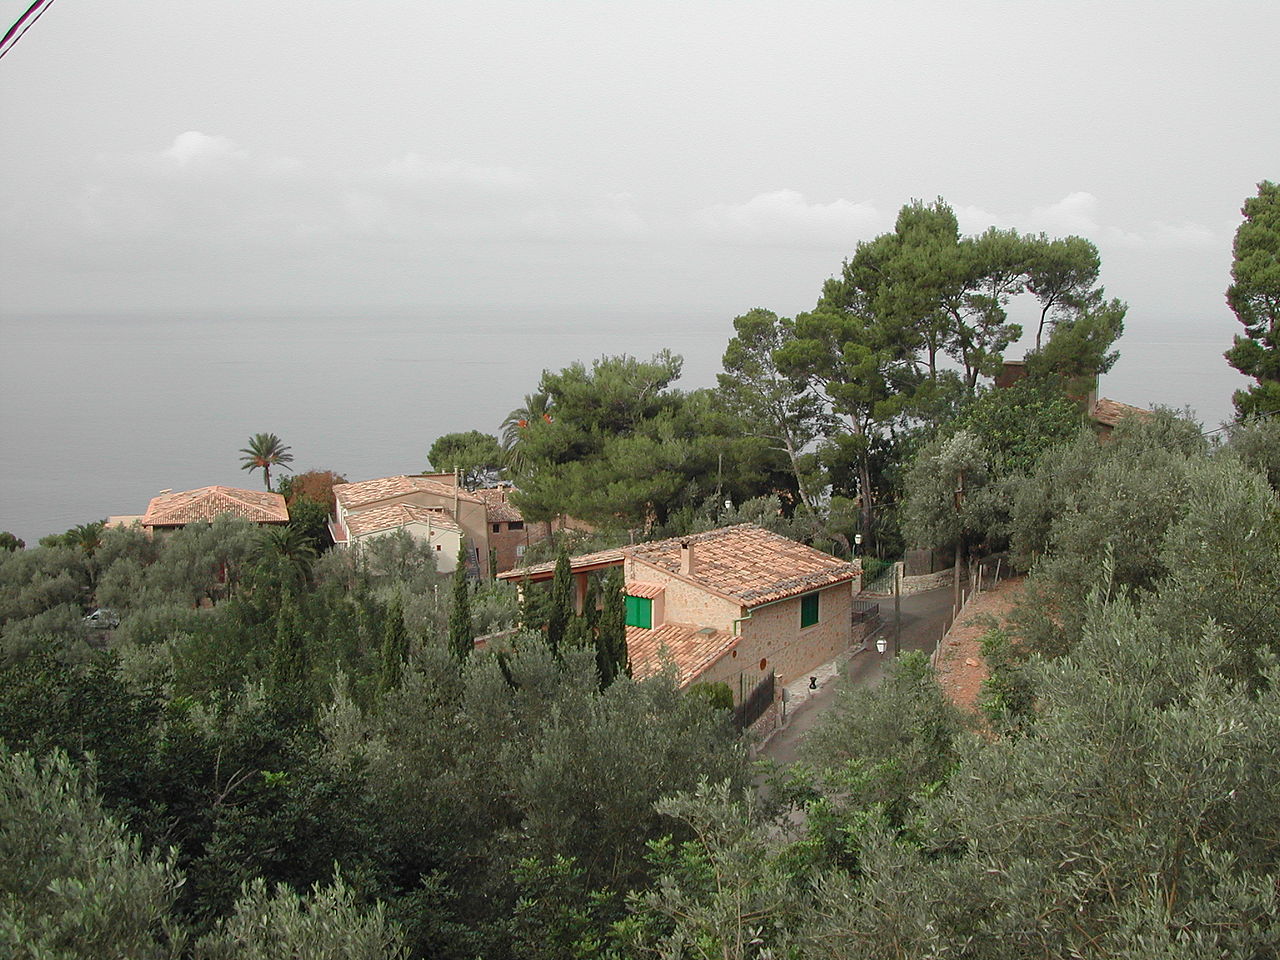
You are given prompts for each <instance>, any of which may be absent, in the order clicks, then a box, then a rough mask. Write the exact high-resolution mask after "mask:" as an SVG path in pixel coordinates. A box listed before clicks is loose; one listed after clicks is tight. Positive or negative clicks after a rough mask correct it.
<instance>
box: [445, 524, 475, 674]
mask: <svg viewBox="0 0 1280 960" xmlns="http://www.w3.org/2000/svg"><path fill="white" fill-rule="evenodd" d="M475 640H476V635H475V631H474V630H473V629H472V626H471V588H470V586H468V584H467V548H466V545H465V544H464V545H463V546H460V547H459V548H458V565H457V567H455V568H454V571H453V609H451V610H450V611H449V649H450V650H452V651H453V655H454V656H455V657H457V658H458V659H459V660H466V659H467V657H469V656H471V651H472V650H473V649H474V648H475Z"/></svg>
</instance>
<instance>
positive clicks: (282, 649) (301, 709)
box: [271, 592, 313, 720]
mask: <svg viewBox="0 0 1280 960" xmlns="http://www.w3.org/2000/svg"><path fill="white" fill-rule="evenodd" d="M271 692H272V697H273V699H274V701H275V705H276V709H277V710H278V711H279V712H280V713H281V715H282V716H284V717H286V718H288V719H291V720H299V719H302V718H303V717H306V716H308V715H309V714H310V713H311V708H312V706H313V703H312V691H311V652H310V650H309V649H308V643H307V636H306V634H305V633H304V632H303V629H302V618H301V616H300V614H299V613H298V605H297V603H296V602H295V601H294V599H293V595H292V594H290V593H288V592H286V593H285V594H283V596H282V597H281V600H280V609H279V610H278V611H276V645H275V649H274V651H273V652H272V658H271Z"/></svg>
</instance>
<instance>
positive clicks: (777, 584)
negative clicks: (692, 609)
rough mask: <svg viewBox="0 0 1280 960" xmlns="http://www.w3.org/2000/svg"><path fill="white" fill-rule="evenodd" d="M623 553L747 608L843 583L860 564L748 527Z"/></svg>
mask: <svg viewBox="0 0 1280 960" xmlns="http://www.w3.org/2000/svg"><path fill="white" fill-rule="evenodd" d="M685 544H688V545H689V547H690V549H691V550H692V552H693V569H692V571H691V572H690V573H688V574H682V573H681V560H682V552H683V546H684V545H685ZM625 549H626V552H627V553H628V554H629V555H630V556H632V557H634V558H635V560H636V561H637V562H639V563H644V564H648V565H649V566H651V567H654V568H656V569H658V570H661V571H663V572H664V573H668V574H672V575H675V576H678V577H681V578H682V579H685V580H688V581H690V582H691V583H695V584H697V585H699V586H701V587H705V588H707V589H709V590H712V591H714V592H716V593H719V594H721V595H722V596H725V597H728V598H730V599H733V600H736V601H738V602H739V603H741V604H742V605H743V606H748V607H754V606H759V605H760V604H763V603H772V602H773V601H775V600H784V599H786V598H787V597H791V596H796V595H798V594H801V593H808V592H809V591H812V590H819V589H822V588H824V587H831V586H835V585H836V584H839V583H845V582H847V581H850V580H853V579H854V578H855V577H857V575H858V571H859V569H860V564H858V563H846V562H845V561H843V560H840V559H839V558H837V557H833V556H831V554H829V553H823V552H822V551H821V550H815V549H814V548H813V547H808V546H805V545H804V544H803V543H797V542H796V541H794V540H789V539H787V538H786V537H784V536H782V535H780V534H777V533H772V532H770V531H768V530H765V529H764V528H763V527H757V526H755V525H754V524H750V523H743V524H739V525H738V526H734V527H722V528H720V529H719V530H708V531H707V532H706V533H698V534H694V535H692V536H688V537H672V538H671V539H670V540H658V541H655V542H653V543H641V544H637V545H636V546H634V547H627V548H625Z"/></svg>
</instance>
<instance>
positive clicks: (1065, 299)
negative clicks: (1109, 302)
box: [1023, 233, 1102, 350]
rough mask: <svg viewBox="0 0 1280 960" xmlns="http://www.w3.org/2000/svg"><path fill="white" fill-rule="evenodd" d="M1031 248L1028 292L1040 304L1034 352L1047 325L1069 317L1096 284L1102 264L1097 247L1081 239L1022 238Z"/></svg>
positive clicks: (1041, 236)
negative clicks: (1063, 317) (1060, 318)
mask: <svg viewBox="0 0 1280 960" xmlns="http://www.w3.org/2000/svg"><path fill="white" fill-rule="evenodd" d="M1023 239H1024V241H1025V242H1026V243H1028V244H1029V245H1030V251H1029V257H1028V261H1027V292H1028V293H1030V294H1032V295H1034V296H1035V298H1036V299H1037V300H1039V301H1040V323H1039V325H1038V326H1037V327H1036V350H1039V349H1040V347H1041V342H1042V339H1043V337H1044V328H1045V325H1046V324H1047V323H1052V322H1054V321H1056V320H1057V319H1058V318H1059V317H1062V316H1070V315H1071V314H1072V313H1073V312H1074V310H1075V308H1077V307H1079V306H1080V304H1082V303H1083V302H1084V301H1085V298H1086V297H1088V295H1089V293H1090V291H1092V290H1093V286H1094V284H1095V283H1097V282H1098V271H1099V270H1100V269H1101V267H1102V261H1101V259H1100V258H1099V257H1098V248H1097V247H1095V246H1094V245H1093V244H1092V243H1090V242H1089V241H1088V240H1086V239H1084V238H1083V237H1062V238H1061V239H1057V240H1050V239H1049V238H1048V237H1046V236H1045V235H1044V234H1043V233H1042V234H1040V235H1039V236H1038V237H1024V238H1023Z"/></svg>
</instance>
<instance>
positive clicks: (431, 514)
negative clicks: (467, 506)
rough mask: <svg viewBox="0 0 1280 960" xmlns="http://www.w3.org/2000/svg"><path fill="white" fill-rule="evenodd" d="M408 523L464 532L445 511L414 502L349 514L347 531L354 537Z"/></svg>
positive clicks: (386, 504)
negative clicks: (427, 524)
mask: <svg viewBox="0 0 1280 960" xmlns="http://www.w3.org/2000/svg"><path fill="white" fill-rule="evenodd" d="M406 523H430V524H431V526H433V527H435V528H437V529H439V530H449V531H451V532H453V533H460V532H462V528H461V527H459V526H458V524H457V523H455V522H454V520H453V518H452V517H450V516H449V515H448V514H446V513H444V512H443V511H440V510H431V509H429V508H427V507H419V506H417V505H415V504H412V503H384V504H379V505H378V506H376V507H369V508H368V509H366V510H361V511H359V512H358V513H350V514H347V531H348V533H349V534H350V536H351V537H353V538H354V537H363V536H366V535H368V534H370V533H381V532H382V531H383V530H394V529H395V528H396V527H403V526H404V525H405V524H406Z"/></svg>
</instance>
